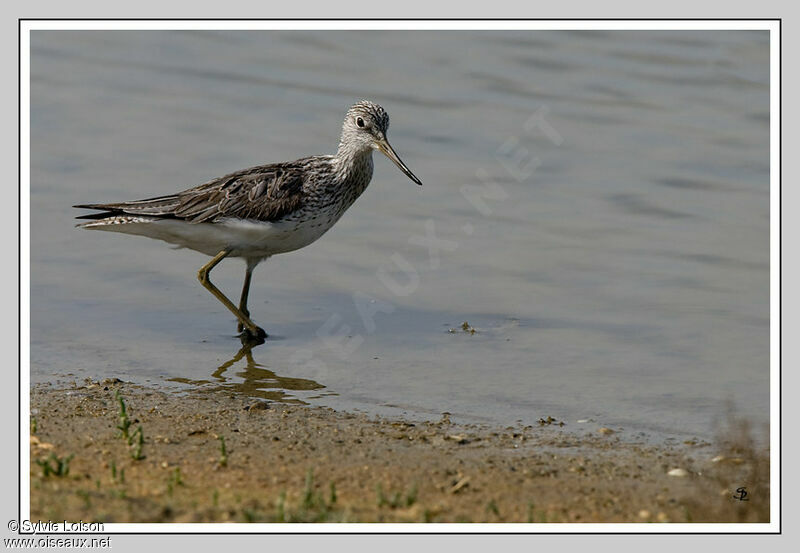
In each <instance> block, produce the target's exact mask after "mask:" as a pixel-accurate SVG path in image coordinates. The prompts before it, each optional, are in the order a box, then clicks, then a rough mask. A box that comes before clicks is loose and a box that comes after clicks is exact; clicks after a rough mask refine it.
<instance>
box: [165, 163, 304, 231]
mask: <svg viewBox="0 0 800 553" xmlns="http://www.w3.org/2000/svg"><path fill="white" fill-rule="evenodd" d="M302 205H303V171H302V165H301V164H299V163H297V162H293V163H281V164H274V165H264V166H260V167H253V168H251V169H245V170H244V171H239V172H237V173H232V174H230V175H226V176H224V177H221V178H219V179H215V180H213V181H211V182H208V183H206V184H203V185H200V186H198V187H196V188H192V189H189V190H186V191H185V192H181V193H180V194H178V205H177V206H176V207H175V209H174V211H173V215H174V216H175V217H178V218H180V219H185V220H187V221H190V222H192V223H205V222H214V221H217V220H219V219H224V218H226V217H236V218H240V219H257V220H260V221H275V220H278V219H281V218H282V217H285V216H286V215H288V214H290V213H292V212H294V211H296V210H297V209H299V208H300V207H302Z"/></svg>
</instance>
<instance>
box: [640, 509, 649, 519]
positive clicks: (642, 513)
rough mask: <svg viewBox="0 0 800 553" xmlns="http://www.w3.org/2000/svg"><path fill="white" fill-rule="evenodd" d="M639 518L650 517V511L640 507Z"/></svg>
mask: <svg viewBox="0 0 800 553" xmlns="http://www.w3.org/2000/svg"><path fill="white" fill-rule="evenodd" d="M639 518H643V519H648V518H650V511H648V510H647V509H642V510H641V511H639Z"/></svg>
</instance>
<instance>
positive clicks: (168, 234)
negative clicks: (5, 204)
mask: <svg viewBox="0 0 800 553" xmlns="http://www.w3.org/2000/svg"><path fill="white" fill-rule="evenodd" d="M115 219H116V221H114V220H112V219H104V220H102V221H97V222H93V223H87V224H84V225H82V226H83V227H84V228H90V229H96V230H106V231H112V232H122V233H125V234H135V235H139V236H147V237H149V238H155V239H158V240H163V241H165V242H168V243H170V244H175V245H176V246H180V247H182V248H189V249H192V250H195V251H198V252H201V253H204V254H206V255H210V256H214V255H217V254H218V253H219V252H221V251H222V250H225V249H230V250H231V253H230V255H231V256H232V257H253V258H258V257H269V256H271V255H276V254H279V253H286V252H291V251H294V250H299V249H300V248H303V247H305V246H308V245H309V244H311V243H312V242H314V241H315V240H317V239H318V238H319V237H320V236H322V235H323V234H325V233H326V232H327V231H328V229H330V228H331V227H332V226H333V224H334V223H335V222H336V220H338V217H337V218H336V219H333V220H332V219H330V218H327V217H321V218H318V219H313V220H307V221H302V222H298V221H280V222H277V223H264V222H259V221H249V220H247V221H244V220H239V219H227V220H222V221H218V222H216V223H199V224H192V223H187V222H186V221H181V220H179V219H158V218H153V217H131V216H120V217H117V218H115Z"/></svg>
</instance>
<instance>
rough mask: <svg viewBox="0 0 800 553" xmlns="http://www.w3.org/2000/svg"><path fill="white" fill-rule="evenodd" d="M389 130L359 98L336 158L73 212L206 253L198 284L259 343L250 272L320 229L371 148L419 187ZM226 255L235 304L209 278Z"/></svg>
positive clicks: (366, 175) (257, 170) (360, 180)
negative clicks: (240, 262) (235, 277)
mask: <svg viewBox="0 0 800 553" xmlns="http://www.w3.org/2000/svg"><path fill="white" fill-rule="evenodd" d="M388 130H389V114H388V113H386V110H384V109H383V108H382V107H381V106H379V105H378V104H376V103H373V102H370V101H367V100H362V101H360V102H358V103H356V104H355V105H353V107H351V108H350V109H349V110H348V111H347V116H346V117H345V119H344V124H343V125H342V135H341V139H340V140H339V149H338V151H337V152H336V154H334V155H323V156H311V157H304V158H300V159H297V160H295V161H289V162H285V163H272V164H268V165H258V166H256V167H250V168H249V169H242V170H240V171H236V172H235V173H230V174H228V175H225V176H223V177H219V178H216V179H214V180H211V181H208V182H206V183H205V184H201V185H200V186H196V187H194V188H189V189H188V190H184V191H183V192H178V193H177V194H169V195H167V196H159V197H157V198H148V199H146V200H136V201H130V202H121V203H108V204H85V205H76V206H74V207H78V208H85V209H95V210H100V211H101V212H100V213H93V214H91V215H84V216H81V217H78V219H90V221H89V222H86V223H81V224H79V225H78V227H80V228H86V229H95V230H107V231H114V232H122V233H125V234H136V235H139V236H147V237H149V238H156V239H158V240H163V241H165V242H168V243H170V244H175V245H177V246H179V247H184V248H189V249H192V250H195V251H198V252H201V253H204V254H206V255H209V256H211V261H209V262H208V263H207V264H205V265H204V266H203V267H201V268H200V271H199V272H198V278H199V280H200V283H201V284H202V285H203V286H204V287H205V288H206V289H207V290H208V291H209V292H211V293H212V294H213V295H214V296H215V297H216V298H217V299H218V300H219V301H221V302H222V303H223V305H225V307H227V308H228V309H229V310H230V311H231V313H233V314H234V315H235V316H236V318H237V319H238V321H239V323H238V330H239V332H243V333H245V334H246V335H248V336H249V337H252V338H254V339H256V340H262V341H263V339H264V338H266V337H267V334H266V332H264V330H263V329H262V328H261V327H259V326H257V325H256V324H255V323H254V322H253V321H252V320H251V319H250V312H249V311H248V309H247V297H248V295H249V292H250V279H251V277H252V273H253V269H254V268H255V267H256V265H258V264H259V263H260V262H262V261H264V260H265V259H267V258H269V257H271V256H273V255H276V254H279V253H287V252H291V251H294V250H298V249H300V248H303V247H305V246H308V245H309V244H311V243H312V242H314V241H315V240H317V239H318V238H319V237H320V236H322V235H323V234H325V233H326V232H327V231H328V230H329V229H330V228H331V227H332V226H333V225H334V224H335V223H336V221H338V220H339V218H340V217H341V216H342V214H344V212H345V211H346V210H347V208H349V207H350V206H351V205H353V202H355V201H356V199H357V198H358V197H359V196H360V195H361V193H362V192H364V190H365V189H366V188H367V185H368V184H369V182H370V180H371V179H372V169H373V164H372V152H373V150H378V151H380V152H381V153H383V154H385V155H386V156H387V157H388V158H389V159H391V160H392V161H393V162H394V164H395V165H397V166H398V167H399V168H400V170H401V171H403V173H405V174H406V175H407V176H408V177H409V178H410V179H411V180H412V181H414V182H415V183H417V184H419V185H422V182H420V180H419V179H418V178H417V177H416V176H415V175H414V173H412V172H411V170H410V169H409V168H408V167H406V165H405V163H403V162H402V161H401V160H400V158H399V157H398V155H397V154H396V153H395V151H394V149H393V148H392V147H391V146H390V145H389V141H388V140H387V139H386V133H387V131H388ZM226 257H241V258H243V259H244V261H245V263H246V270H245V276H244V284H243V286H242V295H241V299H240V301H239V306H238V307H237V306H236V305H235V304H234V303H233V302H232V301H231V300H229V299H228V298H227V297H226V296H225V294H223V293H222V292H220V290H219V289H218V288H217V287H216V286H214V284H212V283H211V280H210V279H209V274H210V273H211V270H212V269H213V268H214V267H215V266H216V265H217V264H218V263H219V262H220V261H222V260H223V259H225V258H226Z"/></svg>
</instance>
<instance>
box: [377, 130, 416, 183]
mask: <svg viewBox="0 0 800 553" xmlns="http://www.w3.org/2000/svg"><path fill="white" fill-rule="evenodd" d="M377 145H378V149H379V150H380V151H381V152H383V153H384V154H385V155H386V157H388V158H389V159H391V160H392V161H393V162H394V164H395V165H397V166H398V167H399V168H400V170H401V171H402V172H403V173H405V174H406V176H407V177H408V178H410V179H411V180H413V181H414V182H416V183H417V184H418V185H420V186H422V181H420V180H419V179H418V178H417V176H416V175H415V174H414V173H412V172H411V169H409V168H408V167H406V164H405V163H403V161H402V160H401V159H400V158H399V157H398V155H397V154H396V153H395V152H394V148H392V146H391V145H390V144H389V141H388V140H386V139H385V138H384V139H383V140H380V141H378V142H377Z"/></svg>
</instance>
